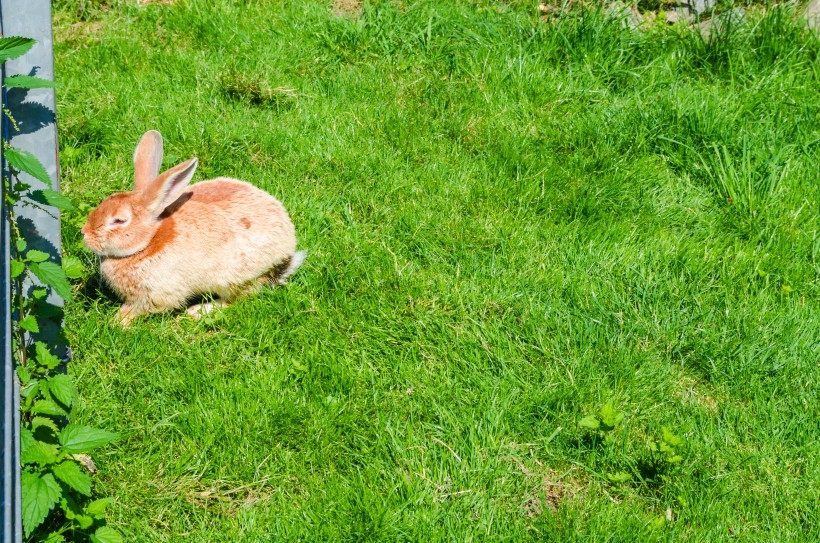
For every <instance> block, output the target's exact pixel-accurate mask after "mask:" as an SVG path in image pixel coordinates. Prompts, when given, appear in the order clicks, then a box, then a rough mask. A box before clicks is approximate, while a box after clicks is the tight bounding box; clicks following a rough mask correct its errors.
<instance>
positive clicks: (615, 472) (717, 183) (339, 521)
mask: <svg viewBox="0 0 820 543" xmlns="http://www.w3.org/2000/svg"><path fill="white" fill-rule="evenodd" d="M54 10H55V13H54V30H55V55H56V72H57V77H56V78H57V81H58V84H59V88H58V108H57V114H58V121H59V128H60V161H61V172H62V174H61V175H62V177H61V183H62V187H63V190H64V192H65V193H66V194H68V195H69V196H70V197H71V198H72V199H73V200H74V201H75V203H76V205H77V209H76V211H73V212H69V213H66V214H64V215H63V239H64V249H65V250H66V252H67V253H69V254H72V255H76V256H79V257H80V258H81V259H83V261H84V262H85V263H86V264H87V273H86V276H85V277H84V278H83V280H82V281H79V282H77V284H76V285H75V290H76V297H75V301H73V302H72V303H71V304H69V305H68V307H67V311H66V334H67V336H68V339H69V341H70V344H71V346H72V348H73V352H74V361H73V363H72V364H71V370H70V371H72V372H73V373H74V374H75V375H76V377H77V379H78V382H79V386H80V394H81V397H82V398H83V405H82V407H81V408H80V409H79V412H78V413H76V415H75V419H76V420H77V421H78V422H82V423H85V424H90V425H93V426H98V427H101V428H105V429H108V430H113V431H118V432H120V433H121V434H122V436H123V437H122V438H121V439H120V440H119V441H118V442H116V443H115V444H114V445H111V446H108V447H106V448H104V449H102V450H100V451H99V452H97V453H96V455H95V460H96V462H97V466H98V468H99V471H98V474H97V476H96V478H95V481H96V482H95V488H96V492H97V494H98V495H100V496H104V495H113V496H114V497H115V502H114V504H113V505H112V506H111V509H110V514H109V522H110V523H111V524H112V525H114V526H116V527H117V528H118V529H120V530H121V531H122V532H123V533H124V534H126V540H127V541H131V542H148V541H152V542H153V541H162V542H176V541H195V542H203V543H205V542H234V541H243V542H267V541H408V542H415V541H426V542H430V543H432V542H438V541H571V540H584V541H629V542H634V541H684V540H686V541H710V542H712V541H728V540H732V541H735V540H737V541H754V542H758V541H811V540H817V539H820V520H819V519H818V510H820V485H818V481H820V443H818V437H819V436H820V411H819V410H818V391H820V385H818V381H819V379H818V378H819V377H820V375H818V373H819V372H818V359H820V332H818V327H819V326H820V320H819V319H820V309H818V307H820V306H819V305H818V302H819V301H820V234H818V232H820V191H818V173H819V172H820V62H818V52H820V40H818V38H817V36H816V35H812V34H811V33H809V32H808V31H806V30H805V29H804V28H803V27H801V26H800V25H799V24H798V23H795V21H794V18H793V17H792V15H791V14H790V12H789V11H788V10H785V9H772V10H770V11H768V12H767V13H766V14H763V12H762V11H760V10H755V9H752V10H750V11H749V12H748V17H747V18H746V20H745V21H744V22H741V23H737V24H729V25H724V26H721V27H719V28H718V30H717V31H714V32H713V33H712V35H711V38H710V39H708V40H707V39H703V38H701V37H700V36H699V35H696V34H693V33H691V32H688V31H685V30H683V29H682V28H667V27H661V26H654V27H651V28H649V29H646V30H629V29H625V28H623V26H622V25H621V23H620V22H619V21H617V20H612V19H611V18H607V17H606V16H605V15H603V14H601V13H600V12H583V11H575V12H573V13H571V14H566V15H564V16H560V17H559V16H555V15H553V16H552V17H550V18H549V20H544V18H543V14H542V12H541V11H539V10H538V9H537V2H535V1H523V0H522V1H510V2H491V1H488V0H474V1H467V0H461V1H443V0H442V1H429V2H413V1H404V2H373V3H366V5H364V6H363V7H361V6H360V5H359V4H358V3H357V2H354V1H352V0H351V1H348V2H336V3H335V4H334V3H333V2H332V1H330V0H326V1H293V2H290V1H283V2H273V1H264V0H244V1H233V2H231V1H228V0H211V1H205V0H178V1H174V0H165V1H154V2H145V1H143V2H137V1H136V0H75V1H69V0H58V1H55V2H54ZM149 129H157V130H159V131H160V132H162V134H163V136H164V137H165V150H166V162H165V166H166V167H168V166H171V165H173V164H176V163H178V162H181V161H183V160H185V159H187V158H189V157H191V156H197V157H198V158H199V164H200V166H199V170H198V172H197V176H196V180H204V179H208V178H211V177H216V176H231V177H238V178H240V179H245V180H248V181H250V182H252V183H254V184H255V185H257V186H259V187H262V188H264V189H265V190H267V191H269V192H271V193H272V194H274V195H275V196H276V197H277V198H279V199H280V200H281V201H282V202H283V203H284V204H285V206H286V207H287V208H288V210H289V212H290V215H291V217H292V219H293V221H294V223H295V224H296V228H297V236H298V238H299V244H300V247H301V248H303V249H307V251H308V253H309V256H308V259H307V261H306V263H305V265H304V266H303V267H302V268H301V269H300V270H299V271H298V272H297V274H296V275H295V276H294V277H293V278H292V280H291V282H290V284H289V285H287V286H285V287H283V288H276V289H271V290H267V291H265V292H263V293H261V294H259V295H257V296H254V297H250V298H245V299H242V300H240V301H239V302H238V303H236V304H235V305H233V306H232V307H229V308H227V309H225V310H224V311H221V312H219V313H217V314H215V315H213V316H210V317H208V318H206V319H204V320H202V321H194V320H191V319H190V318H188V317H186V316H184V315H183V314H182V313H176V314H164V315H156V316H151V317H147V318H143V319H140V320H139V321H137V322H136V323H135V324H134V326H133V327H132V328H131V329H128V330H123V329H121V328H119V327H118V326H116V324H115V317H116V312H117V309H118V306H119V302H118V301H117V300H116V298H115V297H114V296H113V295H112V294H111V292H110V291H108V290H107V289H106V288H104V286H103V285H102V284H101V282H100V279H99V276H98V274H97V272H96V262H95V260H94V257H93V255H92V254H91V253H90V252H89V251H87V250H86V249H84V248H83V246H82V236H81V234H80V227H81V226H82V224H83V222H84V220H85V216H86V215H87V213H88V211H89V210H90V209H91V208H93V207H94V206H95V205H96V204H97V203H98V202H99V201H100V200H101V199H102V198H103V197H105V196H106V195H108V194H111V193H112V192H115V191H119V190H128V189H129V188H130V187H131V183H132V174H133V171H132V164H131V155H132V152H133V148H134V145H135V144H136V142H137V140H138V139H139V137H140V135H141V134H142V133H143V132H145V131H146V130H149ZM596 425H598V429H597V430H596V429H594V428H593V427H594V426H596Z"/></svg>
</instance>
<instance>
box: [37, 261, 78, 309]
mask: <svg viewBox="0 0 820 543" xmlns="http://www.w3.org/2000/svg"><path fill="white" fill-rule="evenodd" d="M29 270H31V273H33V274H34V275H35V276H36V277H37V279H39V280H40V281H42V282H43V283H44V284H46V285H48V286H50V287H51V288H53V289H54V292H56V293H57V294H59V295H60V297H62V298H63V299H64V300H66V301H69V300H71V285H70V284H69V282H68V279H67V278H66V276H65V272H64V271H63V268H61V267H60V266H59V265H58V264H55V263H54V262H39V263H38V262H32V263H31V264H30V265H29Z"/></svg>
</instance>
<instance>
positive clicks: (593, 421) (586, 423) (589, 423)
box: [578, 415, 601, 430]
mask: <svg viewBox="0 0 820 543" xmlns="http://www.w3.org/2000/svg"><path fill="white" fill-rule="evenodd" d="M600 425H601V423H600V421H598V417H596V416H595V415H589V416H587V417H584V418H582V419H581V422H579V423H578V426H582V427H584V428H589V429H590V430H597V429H598V427H599V426H600Z"/></svg>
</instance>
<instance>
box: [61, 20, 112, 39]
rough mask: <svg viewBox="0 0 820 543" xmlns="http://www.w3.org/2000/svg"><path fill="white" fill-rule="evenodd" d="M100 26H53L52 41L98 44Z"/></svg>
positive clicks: (94, 23)
mask: <svg viewBox="0 0 820 543" xmlns="http://www.w3.org/2000/svg"><path fill="white" fill-rule="evenodd" d="M101 28H102V24H100V23H99V22H93V23H90V22H85V21H81V22H78V23H72V24H70V25H57V24H55V25H54V39H55V40H56V41H58V42H63V43H66V42H72V41H83V40H84V41H87V42H92V43H95V42H98V41H99V38H98V37H97V36H98V35H99V33H100V29H101Z"/></svg>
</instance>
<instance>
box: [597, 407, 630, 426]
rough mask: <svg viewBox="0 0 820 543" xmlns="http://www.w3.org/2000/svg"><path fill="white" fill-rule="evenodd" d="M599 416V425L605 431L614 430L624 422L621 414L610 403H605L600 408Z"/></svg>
mask: <svg viewBox="0 0 820 543" xmlns="http://www.w3.org/2000/svg"><path fill="white" fill-rule="evenodd" d="M599 414H600V415H601V423H602V424H603V426H605V427H606V429H607V430H612V429H614V428H615V427H616V426H617V425H618V424H620V423H621V422H622V421H623V420H624V415H623V413H619V412H618V410H617V409H615V407H614V406H613V405H612V404H611V403H606V404H605V405H604V406H603V407H601V411H600V413H599Z"/></svg>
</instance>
